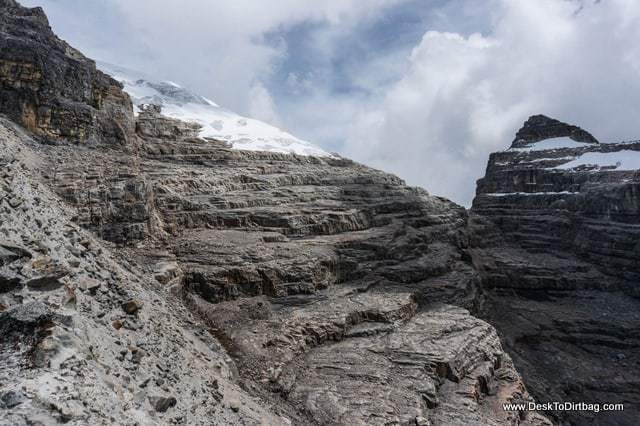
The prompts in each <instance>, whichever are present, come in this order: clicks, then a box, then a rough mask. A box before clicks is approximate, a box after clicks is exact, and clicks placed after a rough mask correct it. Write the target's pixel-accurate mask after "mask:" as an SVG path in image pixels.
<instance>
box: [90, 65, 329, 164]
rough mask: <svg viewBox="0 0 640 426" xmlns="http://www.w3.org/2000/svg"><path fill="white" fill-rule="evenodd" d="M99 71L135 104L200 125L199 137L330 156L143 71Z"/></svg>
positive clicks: (244, 146) (109, 68) (108, 67)
mask: <svg viewBox="0 0 640 426" xmlns="http://www.w3.org/2000/svg"><path fill="white" fill-rule="evenodd" d="M98 66H99V68H100V69H101V70H102V71H104V72H105V73H107V74H109V75H111V76H112V77H113V78H115V79H116V80H117V81H119V82H120V83H122V85H123V86H124V91H125V92H126V93H127V94H129V96H130V97H131V99H132V101H133V104H134V111H135V112H136V113H138V112H139V109H140V108H139V106H141V105H148V104H153V105H157V106H160V107H161V110H162V114H163V115H165V116H167V117H170V118H175V119H179V120H182V121H186V122H192V123H197V124H198V125H199V126H200V132H199V137H201V138H211V139H215V140H220V141H224V142H228V143H229V144H230V145H231V147H232V148H234V149H242V150H248V151H270V152H282V153H290V154H299V155H314V156H317V157H328V156H330V154H329V153H327V152H325V151H324V150H322V149H321V148H319V147H317V146H315V145H313V144H311V143H309V142H306V141H303V140H300V139H298V138H296V137H295V136H292V135H290V134H289V133H287V132H284V131H282V130H280V129H278V128H276V127H273V126H270V125H268V124H266V123H263V122H261V121H258V120H254V119H252V118H247V117H242V116H240V115H238V114H235V113H233V112H231V111H229V110H227V109H224V108H221V107H220V106H218V105H217V104H215V103H214V102H213V101H211V100H209V99H207V98H205V97H202V96H200V95H197V94H194V93H192V92H190V91H189V90H187V89H185V88H183V87H181V86H179V85H178V84H176V83H174V82H171V81H153V79H152V78H150V77H147V76H145V75H143V74H142V73H140V72H136V71H131V70H128V69H126V68H123V67H119V66H116V65H113V64H108V63H104V62H101V63H99V64H98Z"/></svg>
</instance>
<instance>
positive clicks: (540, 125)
mask: <svg viewBox="0 0 640 426" xmlns="http://www.w3.org/2000/svg"><path fill="white" fill-rule="evenodd" d="M560 137H569V138H571V139H573V140H574V141H576V142H584V143H595V144H597V143H599V142H598V140H597V139H596V138H594V137H593V135H591V133H589V132H587V131H586V130H583V129H581V128H580V127H578V126H573V125H571V124H567V123H563V122H562V121H558V120H555V119H553V118H549V117H547V116H546V115H542V114H539V115H533V116H531V117H529V119H528V120H527V121H525V123H524V125H523V126H522V128H521V129H520V130H518V133H516V138H515V139H514V141H513V143H512V144H511V147H512V148H521V147H523V146H526V145H529V144H531V143H535V142H539V141H542V140H545V139H550V138H560Z"/></svg>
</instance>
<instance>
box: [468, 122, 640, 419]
mask: <svg viewBox="0 0 640 426" xmlns="http://www.w3.org/2000/svg"><path fill="white" fill-rule="evenodd" d="M539 117H540V116H535V117H532V118H531V119H529V121H527V123H525V126H524V127H523V129H522V130H521V131H519V132H518V136H517V137H516V140H520V139H521V138H522V137H523V135H533V134H534V132H532V131H531V123H532V122H533V123H540V122H541V121H544V122H546V123H547V124H544V127H545V130H544V131H540V132H538V133H537V134H536V136H535V137H536V138H539V137H544V138H545V139H546V138H556V137H564V136H567V132H568V129H570V128H571V129H574V130H572V132H574V133H575V132H578V133H580V134H584V133H586V132H584V131H582V130H580V131H576V130H575V129H576V127H575V126H569V127H567V125H558V124H557V122H556V121H554V120H546V119H545V120H542V119H540V118H539ZM548 123H552V124H551V125H549V124H548ZM573 139H576V140H580V141H581V142H585V143H584V144H583V145H582V146H580V144H568V145H567V146H565V147H563V146H558V147H555V148H553V149H536V148H535V145H536V144H535V143H534V144H529V145H528V147H518V146H517V144H515V143H514V145H513V146H512V148H511V149H509V150H507V151H503V152H498V153H494V154H491V157H490V158H489V164H488V166H487V172H486V175H485V177H484V178H482V179H480V180H479V181H478V186H477V195H476V198H475V199H474V202H473V208H472V209H471V214H470V218H469V234H470V244H471V246H472V250H471V253H472V257H473V260H474V265H475V266H476V268H477V269H478V271H479V272H480V275H481V277H482V282H483V286H484V288H485V289H486V290H487V296H488V297H487V303H486V304H485V305H484V310H485V318H486V319H487V320H488V321H489V322H491V323H492V324H494V325H495V326H496V327H497V328H498V330H499V332H500V334H501V336H502V338H503V341H504V343H505V344H506V347H507V349H508V351H509V353H510V354H511V355H512V356H513V358H514V361H515V363H516V367H517V368H518V370H519V371H521V372H522V373H523V374H524V376H525V380H526V383H527V385H528V386H529V388H530V389H531V390H532V392H533V394H534V395H535V397H536V399H537V400H538V401H540V402H547V401H574V402H580V401H584V402H591V403H596V402H599V403H606V402H614V403H624V404H625V411H624V412H609V413H602V412H601V413H598V414H596V413H589V412H566V413H562V412H555V413H552V412H550V413H549V415H551V416H553V417H555V418H556V419H557V420H558V421H565V422H570V424H584V423H585V422H589V423H591V422H593V423H594V424H602V425H605V424H611V425H614V424H615V425H620V424H633V423H634V419H637V418H638V416H640V413H639V412H638V411H637V410H638V407H639V406H640V393H638V391H637V389H636V388H637V387H636V384H637V383H638V381H639V379H640V376H639V375H638V372H640V368H639V367H640V358H639V357H638V355H639V354H640V339H639V337H640V336H639V335H638V333H637V332H636V330H638V329H639V328H638V327H639V326H640V315H639V314H638V313H639V312H640V302H638V299H637V296H638V295H639V294H640V293H639V292H638V291H639V288H638V285H637V284H638V279H639V278H640V275H639V274H640V251H638V247H639V246H638V241H639V240H640V215H639V212H640V210H639V206H640V198H639V197H638V195H639V194H640V192H639V191H638V188H640V186H639V185H640V181H639V176H640V175H639V174H638V171H637V170H635V169H633V168H632V167H628V166H626V163H625V161H629V160H632V159H633V158H636V156H640V142H627V143H617V144H597V143H594V141H593V140H591V138H588V137H585V138H582V139H583V140H581V138H575V137H574V138H573ZM540 143H543V142H540ZM612 159H613V160H612Z"/></svg>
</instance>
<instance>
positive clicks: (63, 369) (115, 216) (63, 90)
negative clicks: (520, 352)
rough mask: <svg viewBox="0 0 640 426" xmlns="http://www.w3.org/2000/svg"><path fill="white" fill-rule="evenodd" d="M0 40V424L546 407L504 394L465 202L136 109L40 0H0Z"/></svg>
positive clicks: (255, 419) (384, 416)
mask: <svg viewBox="0 0 640 426" xmlns="http://www.w3.org/2000/svg"><path fill="white" fill-rule="evenodd" d="M0 46H1V47H2V49H1V50H0V60H1V61H2V62H1V63H2V66H1V67H0V82H1V84H2V86H1V88H2V89H1V91H0V106H1V109H0V112H2V113H4V114H6V115H7V116H8V117H9V118H10V119H11V120H13V121H14V122H15V123H18V125H16V124H13V123H11V122H10V121H9V120H6V119H4V118H0V148H1V149H0V166H1V167H2V169H1V174H0V178H1V179H0V184H1V185H0V189H1V192H0V233H1V234H2V239H1V240H0V261H1V263H0V311H1V312H0V332H2V335H3V336H6V337H5V339H3V340H2V341H1V342H0V401H1V402H0V423H3V424H12V425H21V424H38V423H40V424H49V423H54V422H65V423H68V424H132V423H137V424H212V423H214V424H274V425H275V424H291V423H294V424H300V425H303V424H304V425H307V424H323V425H324V424H349V425H351V424H417V425H428V424H433V425H440V424H465V425H494V424H495V425H498V424H549V423H548V421H547V420H546V419H545V418H544V417H542V416H540V415H539V414H537V413H535V412H525V411H513V412H509V411H504V410H503V409H502V404H503V403H505V402H526V401H530V400H531V398H530V396H529V394H528V393H527V390H526V389H525V386H524V384H523V382H522V380H521V378H520V376H519V374H518V372H517V371H516V370H515V368H514V366H513V363H512V361H511V358H510V357H509V355H507V354H506V353H505V352H504V350H503V349H502V346H501V343H500V340H499V338H498V335H497V333H496V331H495V329H494V328H493V327H492V326H491V325H489V324H488V323H486V322H484V321H482V320H480V319H478V318H476V317H474V316H473V315H472V313H473V312H475V311H477V310H478V309H479V307H480V306H481V304H482V301H483V297H482V294H481V292H480V287H479V280H478V275H477V273H476V272H475V271H474V269H473V268H472V265H471V263H470V260H469V256H468V250H467V249H468V247H467V243H466V237H465V223H466V220H467V214H466V212H465V210H464V209H463V208H461V207H459V206H456V205H455V204H453V203H451V202H449V201H447V200H445V199H441V198H438V197H433V196H431V195H429V194H428V193H426V192H425V191H424V190H421V189H416V188H409V187H407V186H405V184H404V183H403V182H402V181H401V180H400V179H398V178H397V177H395V176H391V175H388V174H385V173H382V172H379V171H376V170H372V169H369V168H367V167H364V166H362V165H359V164H356V163H354V162H352V161H349V160H346V159H342V158H333V157H324V158H316V157H308V156H296V155H287V154H278V153H272V152H247V151H237V150H230V149H229V148H228V147H227V146H226V144H225V143H223V142H219V141H215V140H202V139H197V138H195V136H196V134H197V133H196V131H197V128H195V127H194V126H192V125H188V124H185V123H180V122H177V121H176V120H171V119H167V118H165V117H162V116H161V115H159V113H158V111H157V110H156V109H154V108H149V109H147V110H145V111H143V113H141V114H140V116H139V117H138V118H137V125H136V126H134V122H133V113H132V110H131V105H130V102H129V101H128V97H127V96H126V95H125V94H124V93H123V92H122V91H121V89H120V86H119V85H118V84H117V83H115V82H114V81H113V80H111V79H110V78H109V77H106V76H105V75H103V74H101V73H100V72H97V71H95V67H94V65H93V62H91V61H90V60H88V59H86V58H84V57H83V56H82V55H81V54H79V53H78V52H76V51H74V50H73V49H71V48H70V47H69V46H67V45H66V44H65V43H64V42H62V41H60V40H59V39H57V38H56V37H55V36H54V35H53V34H52V33H51V31H50V29H49V27H48V25H47V22H46V18H45V17H44V15H43V13H42V11H41V10H40V9H25V8H22V7H20V6H18V5H17V4H16V3H15V2H14V1H12V0H0ZM134 129H137V133H135V132H134ZM50 140H54V141H55V142H56V143H55V144H42V142H43V141H50ZM84 142H91V143H84ZM114 142H117V143H114ZM132 148H135V150H134V149H132Z"/></svg>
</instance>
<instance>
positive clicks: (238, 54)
mask: <svg viewBox="0 0 640 426" xmlns="http://www.w3.org/2000/svg"><path fill="white" fill-rule="evenodd" d="M22 1H23V3H24V4H25V5H28V6H36V5H40V6H43V7H44V8H45V10H46V12H47V13H48V14H49V16H50V18H51V22H52V26H53V28H54V30H55V31H57V32H58V33H60V34H61V35H62V36H63V38H66V39H67V40H68V41H70V42H71V43H72V44H75V45H77V46H78V47H79V48H81V49H82V50H83V51H84V52H85V53H86V54H88V55H90V56H92V57H94V58H96V59H101V60H104V61H106V62H110V63H114V64H117V65H122V66H125V67H128V68H133V69H138V70H139V71H143V72H145V73H147V74H149V75H155V76H157V77H159V78H164V79H169V80H174V81H179V82H181V84H184V85H185V86H187V87H191V88H194V89H196V90H198V91H200V92H201V93H203V95H205V96H208V97H211V98H212V99H214V100H215V101H216V102H217V103H219V104H221V105H223V106H226V107H228V108H230V109H233V110H235V111H237V112H239V113H242V114H247V113H249V110H250V108H251V103H252V102H253V96H254V95H255V93H254V90H253V88H254V87H256V85H258V86H259V85H260V84H261V83H262V82H263V81H264V80H266V79H267V78H268V77H269V76H270V75H271V73H272V72H273V66H274V64H276V63H277V62H278V61H279V60H281V59H282V58H283V57H284V56H285V55H286V53H287V52H286V49H287V46H286V44H284V43H280V44H276V45H274V44H273V43H265V36H266V35H267V34H269V33H270V32H273V31H278V30H282V29H286V28H290V27H292V26H295V25H297V24H301V23H304V22H315V23H319V24H322V25H323V26H325V27H328V28H332V29H334V30H335V31H338V30H339V31H341V32H349V31H350V30H349V29H350V28H353V27H354V26H357V25H358V23H360V22H362V21H363V20H368V19H373V18H374V17H375V16H378V15H379V14H380V13H381V12H382V11H383V10H384V9H385V8H386V7H389V6H391V5H393V4H395V3H398V2H401V1H405V0H369V1H367V3H366V7H363V4H362V2H361V1H360V0H321V1H316V0H270V1H259V0H258V1H257V0H215V1H212V0H183V1H169V0H135V1H132V0H105V1H101V2H93V1H85V0H22ZM323 34H330V32H325V33H323ZM328 48H329V47H328ZM262 87H263V88H264V86H262ZM265 90H266V89H265Z"/></svg>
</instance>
